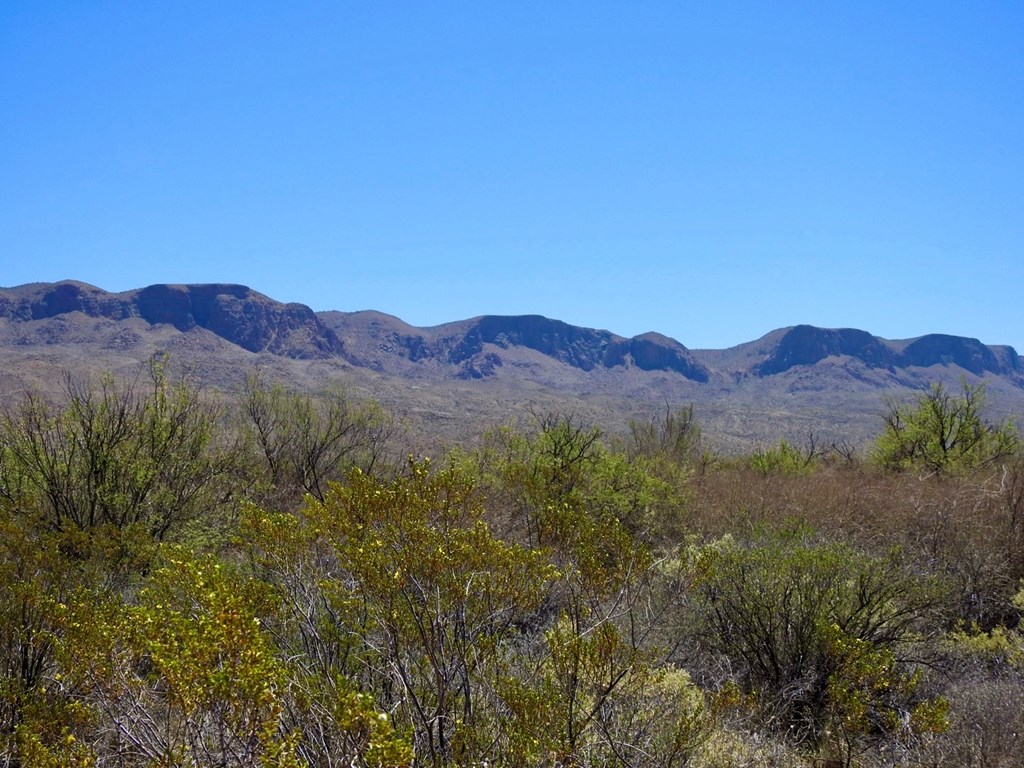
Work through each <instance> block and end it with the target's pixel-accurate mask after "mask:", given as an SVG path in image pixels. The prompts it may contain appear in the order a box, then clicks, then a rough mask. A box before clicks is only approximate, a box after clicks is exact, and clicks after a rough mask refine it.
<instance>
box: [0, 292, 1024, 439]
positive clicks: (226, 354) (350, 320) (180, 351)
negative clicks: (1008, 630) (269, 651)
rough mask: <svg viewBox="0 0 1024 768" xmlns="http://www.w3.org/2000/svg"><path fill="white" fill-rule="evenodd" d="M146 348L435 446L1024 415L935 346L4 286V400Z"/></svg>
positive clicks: (849, 333)
mask: <svg viewBox="0 0 1024 768" xmlns="http://www.w3.org/2000/svg"><path fill="white" fill-rule="evenodd" d="M157 351H160V352H166V353H169V354H170V356H171V359H172V360H174V361H175V363H176V364H177V365H179V366H181V367H182V368H183V369H188V370H190V371H191V372H192V375H193V376H195V377H196V378H198V379H199V380H200V381H202V382H205V384H206V385H209V386H214V387H218V388H222V389H228V390H230V389H233V388H237V387H238V386H239V385H240V382H241V381H242V378H243V376H244V373H245V372H246V371H247V370H251V369H253V368H257V367H258V368H261V369H263V370H264V371H266V372H268V373H269V374H271V375H273V376H275V377H277V378H281V379H282V380H285V381H289V382H291V383H292V384H293V385H294V386H297V387H308V388H316V387H319V386H322V385H324V384H325V383H326V382H328V381H331V380H338V379H341V380H343V381H344V382H345V383H346V384H347V385H348V386H349V387H350V388H352V389H353V390H354V391H356V392H359V393H361V394H364V395H370V396H374V397H376V398H378V399H380V400H381V401H382V402H384V404H385V405H387V406H389V407H391V408H393V409H395V410H396V411H397V412H398V413H400V414H402V415H404V416H405V417H407V418H408V419H409V421H410V423H411V424H413V425H414V427H415V428H417V429H423V430H425V431H428V432H431V433H435V434H436V435H437V436H438V437H441V438H448V437H453V436H457V435H460V434H463V433H467V432H472V431H474V430H478V429H479V428H481V425H484V424H488V423H489V424H494V423H497V422H500V421H503V420H507V419H509V418H516V417H522V416H523V415H524V414H526V413H528V412H536V411H537V410H543V409H561V410H569V411H571V412H574V413H577V414H579V415H580V416H581V417H585V418H588V419H591V420H594V421H597V422H599V423H601V424H603V425H605V426H607V427H608V428H609V429H613V430H614V429H623V428H624V426H625V424H626V423H627V422H628V420H629V419H630V418H638V417H643V416H644V415H645V414H648V413H650V412H652V410H657V409H661V408H664V407H665V405H666V404H670V405H671V404H677V405H681V404H686V403H694V404H695V405H696V406H697V409H698V415H699V416H700V417H701V421H702V423H704V424H705V426H706V431H707V432H708V433H709V434H710V436H711V437H712V439H713V440H717V441H718V443H719V444H720V445H721V446H723V447H724V448H726V449H743V448H744V447H749V446H750V445H752V444H753V443H755V442H758V441H765V440H771V441H774V440H776V439H778V438H779V437H782V436H788V437H789V438H790V439H798V438H799V437H800V436H806V435H807V434H809V433H811V432H814V433H815V434H818V435H820V436H822V437H825V438H828V437H830V436H831V437H833V438H842V439H852V440H854V441H862V440H864V439H866V438H867V437H869V436H870V435H871V434H872V433H873V432H874V431H876V430H877V428H878V413H879V412H880V411H881V409H882V407H883V404H884V400H885V398H887V397H890V398H891V397H895V398H900V397H909V396H911V395H912V393H913V391H915V390H919V389H921V388H923V387H926V386H928V385H929V383H931V382H932V381H937V380H941V381H947V382H950V383H954V384H955V383H956V382H957V381H958V380H959V378H960V377H967V378H968V379H969V380H972V381H973V380H981V379H983V380H985V381H986V382H987V386H988V389H989V394H990V400H991V404H992V408H993V412H994V414H996V415H998V416H1004V415H1015V414H1017V413H1021V412H1024V362H1022V360H1021V357H1020V355H1018V354H1017V352H1016V350H1014V349H1013V348H1012V347H1008V346H992V345H986V344H983V343H982V342H980V341H979V340H977V339H970V338H964V337H958V336H949V335H942V334H932V335H927V336H922V337H920V338H917V339H906V340H886V339H881V338H879V337H877V336H873V335H871V334H870V333H868V332H866V331H862V330H857V329H851V328H843V329H825V328H816V327H813V326H809V325H799V326H795V327H792V328H783V329H779V330H776V331H772V332H770V333H768V334H766V335H765V336H763V337H762V338H760V339H757V340H755V341H751V342H748V343H745V344H740V345H738V346H736V347H732V348H729V349H724V350H694V349H688V348H687V347H686V346H684V345H683V344H682V343H680V342H679V341H676V340H675V339H671V338H669V337H667V336H663V335H661V334H658V333H653V332H652V333H646V334H643V335H640V336H635V337H632V338H627V337H622V336H618V335H616V334H614V333H612V332H610V331H606V330H597V329H592V328H581V327H577V326H573V325H569V324H567V323H564V322H562V321H560V320H553V319H549V318H545V317H541V316H537V315H524V316H495V315H487V316H482V317H476V318H471V319H467V320H459V321H455V322H451V323H446V324H444V325H439V326H435V327H432V328H417V327H414V326H410V325H408V324H406V323H404V322H402V321H401V320H400V319H398V318H396V317H393V316H390V315H386V314H383V313H381V312H375V311H365V312H351V313H348V312H321V313H314V312H313V311H312V310H310V309H309V308H308V307H306V306H305V305H302V304H284V303H281V302H277V301H275V300H273V299H271V298H269V297H267V296H265V295H263V294H260V293H258V292H256V291H253V290H251V289H249V288H247V287H245V286H240V285H230V284H213V285H153V286H149V287H146V288H141V289H138V290H132V291H126V292H123V293H109V292H106V291H103V290H102V289H100V288H97V287H94V286H91V285H87V284H85V283H80V282H75V281H64V282H60V283H53V284H50V283H34V284H29V285H22V286H18V287H14V288H0V360H2V361H3V362H4V366H3V372H2V373H0V386H2V390H0V392H2V396H3V397H4V398H7V399H9V398H11V397H14V396H16V395H17V393H18V392H19V391H22V390H23V389H24V388H26V387H35V388H44V389H45V388H46V387H47V386H52V385H53V382H54V381H55V377H54V376H53V373H54V371H55V370H57V369H61V368H68V369H72V370H94V369H108V370H113V371H115V372H120V373H123V374H127V373H130V372H131V371H133V370H135V371H137V369H138V367H139V365H140V364H141V363H142V362H143V361H144V360H146V359H148V357H149V356H151V355H152V354H154V353H155V352H157Z"/></svg>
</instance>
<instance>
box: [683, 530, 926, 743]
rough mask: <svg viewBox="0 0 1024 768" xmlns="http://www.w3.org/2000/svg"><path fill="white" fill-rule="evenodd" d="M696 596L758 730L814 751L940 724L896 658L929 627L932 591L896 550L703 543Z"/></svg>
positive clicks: (710, 639) (770, 541) (797, 542)
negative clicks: (871, 552)
mask: <svg viewBox="0 0 1024 768" xmlns="http://www.w3.org/2000/svg"><path fill="white" fill-rule="evenodd" d="M710 560H711V565H710V567H709V569H708V575H707V577H706V579H705V580H704V581H703V583H702V584H701V586H700V589H699V593H698V597H699V600H698V610H699V612H700V613H701V616H702V620H703V622H704V627H705V630H706V631H705V633H704V636H703V637H704V642H705V643H706V644H707V647H708V648H709V649H710V650H711V651H712V652H713V653H715V654H717V655H718V656H719V657H720V658H722V659H723V660H725V661H726V662H727V663H728V666H729V667H730V668H731V669H732V670H733V671H734V674H735V679H736V681H737V682H738V683H739V685H740V687H741V690H743V691H745V692H746V693H747V694H750V695H751V696H753V698H754V700H755V702H756V706H757V709H758V711H759V712H760V714H761V717H762V719H763V721H764V722H765V724H766V725H767V726H768V727H769V728H770V729H772V730H774V731H775V732H777V733H780V734H784V735H785V736H786V738H787V739H789V740H791V741H793V742H796V743H800V744H804V745H806V746H809V747H811V748H814V749H817V748H820V747H822V746H825V745H827V744H828V743H830V742H832V741H834V740H836V739H838V740H839V741H841V742H843V743H845V744H847V745H849V744H852V743H854V742H856V741H857V740H858V739H859V738H860V737H861V736H863V735H867V734H883V733H888V734H893V733H897V732H899V731H900V730H901V729H902V728H904V726H905V725H906V724H908V723H909V727H910V728H911V729H914V730H918V731H924V730H929V729H936V728H938V729H941V728H942V727H943V724H944V710H943V707H944V705H943V703H942V702H941V701H939V700H935V699H930V698H928V697H924V696H922V695H921V694H920V693H919V691H918V683H919V679H918V676H917V675H916V673H915V670H914V669H913V668H912V667H911V666H910V665H908V664H907V663H905V662H903V661H902V660H901V659H902V658H903V652H904V651H905V650H906V649H907V648H908V647H909V646H910V644H911V643H912V642H914V641H915V640H917V639H918V637H919V633H920V632H922V631H924V630H925V629H926V628H927V627H929V626H932V627H934V614H935V611H936V608H937V607H938V605H939V604H940V598H941V592H940V590H939V588H938V586H937V585H936V584H935V583H934V582H932V581H930V580H926V579H921V578H919V577H917V576H915V575H914V574H912V573H910V572H909V571H908V570H907V569H906V568H905V567H904V565H903V563H902V561H901V558H900V556H899V554H898V553H897V552H892V553H890V555H889V556H887V557H884V558H876V557H869V556H866V555H861V554H859V553H857V552H856V551H854V550H853V549H851V548H850V547H849V546H847V545H844V544H813V543H811V542H807V541H804V540H802V539H800V538H797V537H795V536H786V537H783V536H774V537H769V538H767V539H765V540H762V541H759V542H757V543H755V544H754V545H752V546H742V545H740V544H737V543H735V542H733V541H732V540H731V539H725V540H722V541H720V542H718V543H717V544H715V545H713V546H712V550H711V552H710Z"/></svg>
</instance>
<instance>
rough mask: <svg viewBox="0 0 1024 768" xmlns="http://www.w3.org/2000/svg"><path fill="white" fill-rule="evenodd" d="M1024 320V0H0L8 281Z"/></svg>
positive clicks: (406, 299) (458, 305)
mask: <svg viewBox="0 0 1024 768" xmlns="http://www.w3.org/2000/svg"><path fill="white" fill-rule="evenodd" d="M63 278H74V279H78V280H83V281H86V282H89V283H93V284H95V285H97V286H99V287H101V288H105V289H108V290H127V289H130V288H136V287H142V286H145V285H149V284H152V283H157V282H177V283H186V282H188V283H190V282H215V281H216V282H236V283H244V284H246V285H249V286H251V287H253V288H255V289H256V290H259V291H261V292H263V293H266V294H268V295H270V296H272V297H273V298H276V299H279V300H282V301H299V302H303V303H305V304H308V305H310V306H312V307H313V308H314V309H317V310H324V309H340V310H346V311H350V310H358V309H378V310H381V311H384V312H389V313H391V314H395V315H398V316H399V317H401V318H403V319H404V320H406V321H408V322H410V323H413V324H416V325H432V324H436V323H440V322H444V321H447V320H457V319H462V318H466V317H470V316H473V315H478V314H484V313H493V314H524V313H539V314H544V315H547V316H549V317H555V318H559V319H562V320H565V321H567V322H570V323H573V324H577V325H585V326H590V327H598V328H607V329H609V330H611V331H614V332H616V333H620V334H623V335H633V334H637V333H642V332H644V331H647V330H657V331H660V332H662V333H665V334H668V335H670V336H673V337H674V338H676V339H678V340H679V341H681V342H683V343H684V344H686V345H687V346H690V347H724V346H730V345H733V344H737V343H740V342H743V341H748V340H751V339H753V338H756V337H758V336H760V335H762V334H763V333H766V332H767V331H769V330H771V329H774V328H777V327H781V326H786V325H793V324H796V323H811V324H814V325H820V326H826V327H857V328H862V329H864V330H868V331H871V332H872V333H875V334H877V335H880V336H885V337H887V338H906V337H911V336H917V335H921V334H923V333H929V332H943V333H956V334H960V335H965V336H975V337H978V338H980V339H982V340H983V341H985V342H987V343H993V344H995V343H1007V344H1013V345H1014V346H1016V347H1017V349H1018V351H1021V352H1024V298H1022V292H1024V291H1022V289H1024V4H1022V3H1020V2H1015V1H1012V0H1007V1H1006V2H892V1H891V0H885V1H884V2H792V3H766V2H760V1H757V2H725V1H723V2H705V1H703V0H700V1H698V0H693V1H692V2H656V1H651V2H646V1H645V2H642V3H632V2H596V1H594V0H591V1H589V2H561V1H557V2H553V1H551V0H545V1H544V2H528V1H524V0H516V1H515V2H503V3H498V2H444V3H440V2H426V1H421V2H407V3H401V2H370V1H369V0H367V1H365V2H342V1H341V0H336V1H334V2H306V1H305V0H293V1H291V2H278V1H275V2H265V1H264V0H247V1H246V2H233V1H230V0H218V1H217V2H209V0H202V1H201V2H195V1H193V0H173V2H172V1H171V0H147V1H146V2H115V1H114V0H109V1H103V0H63V1H62V0H48V1H47V2H40V1H39V0H4V2H2V3H0V285H5V286H11V285H17V284H21V283H25V282H35V281H52V280H59V279H63Z"/></svg>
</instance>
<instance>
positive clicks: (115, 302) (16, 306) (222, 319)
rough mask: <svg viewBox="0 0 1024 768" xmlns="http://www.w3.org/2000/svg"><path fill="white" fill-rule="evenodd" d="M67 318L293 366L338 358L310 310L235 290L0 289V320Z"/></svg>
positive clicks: (331, 336) (64, 285)
mask: <svg viewBox="0 0 1024 768" xmlns="http://www.w3.org/2000/svg"><path fill="white" fill-rule="evenodd" d="M73 312H80V313H82V314H84V315H86V316H88V317H94V318H104V319H107V320H127V319H129V318H133V317H138V318H142V319H143V320H145V321H146V322H148V323H149V324H150V325H157V324H161V323H163V324H167V325H171V326H173V327H174V328H176V329H178V330H179V331H189V330H191V329H193V328H197V327H198V328H205V329H206V330H208V331H210V332H212V333H214V334H216V335H217V336H220V337H221V338H223V339H225V340H227V341H229V342H231V343H232V344H236V345H238V346H239V347H241V348H243V349H245V350H248V351H249V352H269V353H271V354H276V355H282V356H284V357H291V358H299V359H302V358H315V359H316V358H318V359H325V358H329V357H338V356H343V355H344V346H343V345H342V343H341V341H340V340H339V339H338V337H337V335H336V334H335V333H334V331H332V330H331V329H329V328H327V326H325V325H324V324H323V323H322V322H321V321H320V319H319V318H318V317H317V316H316V314H315V313H314V312H313V311H312V310H311V309H310V308H309V307H307V306H304V305H302V304H282V303H280V302H277V301H274V300H272V299H270V298H268V297H266V296H264V295H263V294H261V293H257V292H256V291H253V290H251V289H249V288H246V287H245V286H241V285H226V284H209V285H151V286H149V287H148V288H142V289H140V290H136V291H126V292H124V293H108V292H106V291H103V290H100V289H99V288H96V287H94V286H91V285H87V284H85V283H79V282H74V281H65V282H61V283H55V284H35V285H26V286H19V287H18V288H11V289H0V318H6V319H8V320H13V321H31V320H46V319H50V318H57V317H59V316H61V315H67V314H70V313H73Z"/></svg>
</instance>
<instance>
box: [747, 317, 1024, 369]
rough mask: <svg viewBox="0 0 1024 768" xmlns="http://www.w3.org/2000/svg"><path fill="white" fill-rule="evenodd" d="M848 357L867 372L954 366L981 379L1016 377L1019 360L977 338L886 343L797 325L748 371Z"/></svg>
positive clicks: (856, 333)
mask: <svg viewBox="0 0 1024 768" xmlns="http://www.w3.org/2000/svg"><path fill="white" fill-rule="evenodd" d="M843 356H846V357H851V358H854V359H856V360H859V361H860V362H862V363H863V364H864V365H865V366H867V367H868V368H886V369H899V368H908V367H918V368H927V367H930V366H933V365H944V366H949V365H955V366H959V367H960V368H962V369H964V370H965V371H968V372H970V373H973V374H975V375H978V376H981V375H984V374H986V373H994V374H996V375H1001V376H1017V375H1019V374H1021V373H1022V366H1021V359H1020V356H1019V355H1018V354H1017V352H1016V350H1014V349H1013V347H1006V346H1002V347H989V346H986V345H984V344H982V343H981V342H980V341H978V340H977V339H969V338H964V337H960V336H947V335H944V334H930V335H927V336H922V337H920V338H918V339H911V340H908V341H886V340H884V339H880V338H878V337H876V336H872V335H871V334H869V333H867V332H865V331H859V330H856V329H853V328H841V329H828V328H816V327H814V326H810V325H798V326H795V327H793V328H790V329H788V330H787V331H786V332H785V333H784V334H783V335H782V337H781V338H780V339H779V340H778V342H777V343H776V344H775V346H774V347H773V348H771V349H770V350H769V351H768V353H767V355H766V356H765V357H764V359H763V360H762V361H761V362H759V363H757V364H756V365H754V366H753V368H752V372H753V373H754V374H755V375H757V376H771V375H774V374H779V373H783V372H784V371H787V370H789V369H791V368H794V367H796V366H800V365H814V364H815V363H818V362H820V361H822V360H824V359H825V358H827V357H843Z"/></svg>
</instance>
